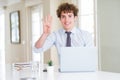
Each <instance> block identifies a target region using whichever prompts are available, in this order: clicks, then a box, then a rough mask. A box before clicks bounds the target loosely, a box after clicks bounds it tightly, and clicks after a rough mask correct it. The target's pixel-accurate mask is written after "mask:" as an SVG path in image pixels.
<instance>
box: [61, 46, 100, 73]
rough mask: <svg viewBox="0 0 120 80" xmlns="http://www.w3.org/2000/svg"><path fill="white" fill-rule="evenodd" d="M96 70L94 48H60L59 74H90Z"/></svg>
mask: <svg viewBox="0 0 120 80" xmlns="http://www.w3.org/2000/svg"><path fill="white" fill-rule="evenodd" d="M97 69H98V53H97V48H96V47H62V48H61V53H60V72H91V71H96V70H97Z"/></svg>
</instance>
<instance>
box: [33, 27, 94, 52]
mask: <svg viewBox="0 0 120 80" xmlns="http://www.w3.org/2000/svg"><path fill="white" fill-rule="evenodd" d="M71 32H72V33H71V35H70V37H71V47H91V46H94V41H93V38H92V36H91V34H90V33H89V32H87V31H83V30H81V29H80V28H78V27H74V28H73V29H72V31H71ZM66 38H67V34H66V33H65V30H64V29H59V30H58V31H55V32H53V33H51V34H50V35H49V36H48V37H47V39H46V41H45V43H44V45H43V47H42V48H39V49H37V48H35V49H34V51H35V52H43V51H46V50H47V49H49V48H50V47H52V46H53V45H55V46H56V48H57V51H58V53H60V48H61V47H65V46H66Z"/></svg>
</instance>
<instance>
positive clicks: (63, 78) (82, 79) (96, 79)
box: [6, 68, 120, 80]
mask: <svg viewBox="0 0 120 80" xmlns="http://www.w3.org/2000/svg"><path fill="white" fill-rule="evenodd" d="M6 74H7V76H6V80H13V78H12V69H11V68H8V69H7V73H6ZM24 74H25V73H24ZM40 74H41V76H40V77H39V79H37V80H120V73H112V72H104V71H97V72H76V73H75V72H73V73H60V72H54V75H52V74H51V75H48V73H47V72H41V73H40ZM15 77H17V74H15ZM15 80H20V79H15ZM29 80H31V79H29Z"/></svg>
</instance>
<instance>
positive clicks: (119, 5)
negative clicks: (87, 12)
mask: <svg viewBox="0 0 120 80" xmlns="http://www.w3.org/2000/svg"><path fill="white" fill-rule="evenodd" d="M97 4H98V6H97V9H98V31H99V51H100V54H101V69H102V70H104V71H112V72H120V36H119V35H120V31H119V30H120V0H98V2H97Z"/></svg>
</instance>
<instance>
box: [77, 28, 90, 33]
mask: <svg viewBox="0 0 120 80" xmlns="http://www.w3.org/2000/svg"><path fill="white" fill-rule="evenodd" d="M76 30H77V32H79V33H81V34H90V33H89V32H88V31H87V30H83V29H81V28H79V27H77V28H76Z"/></svg>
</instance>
